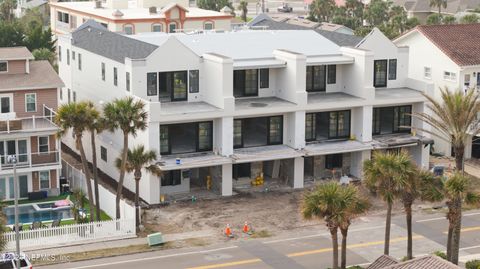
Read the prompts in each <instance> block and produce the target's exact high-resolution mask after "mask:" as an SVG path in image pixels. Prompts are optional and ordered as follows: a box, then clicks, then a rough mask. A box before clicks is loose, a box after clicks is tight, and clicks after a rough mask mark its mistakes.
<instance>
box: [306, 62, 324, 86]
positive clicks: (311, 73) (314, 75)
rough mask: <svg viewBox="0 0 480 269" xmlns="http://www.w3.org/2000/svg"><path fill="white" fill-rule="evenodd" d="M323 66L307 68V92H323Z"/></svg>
mask: <svg viewBox="0 0 480 269" xmlns="http://www.w3.org/2000/svg"><path fill="white" fill-rule="evenodd" d="M326 72H327V68H326V66H325V65H316V66H307V92H324V91H325V89H326V88H327V85H326V84H327V83H326V82H327V80H326Z"/></svg>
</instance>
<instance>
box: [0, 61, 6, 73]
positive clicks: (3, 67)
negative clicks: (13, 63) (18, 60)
mask: <svg viewBox="0 0 480 269" xmlns="http://www.w3.org/2000/svg"><path fill="white" fill-rule="evenodd" d="M7 71H8V62H3V61H1V62H0V72H7Z"/></svg>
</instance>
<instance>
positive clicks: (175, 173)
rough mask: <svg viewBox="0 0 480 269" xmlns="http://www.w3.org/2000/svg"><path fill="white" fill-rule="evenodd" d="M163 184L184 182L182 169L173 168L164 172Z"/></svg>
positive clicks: (170, 184)
mask: <svg viewBox="0 0 480 269" xmlns="http://www.w3.org/2000/svg"><path fill="white" fill-rule="evenodd" d="M161 179H162V180H161V181H162V186H175V185H180V184H182V173H181V170H171V171H165V172H163V173H162V177H161Z"/></svg>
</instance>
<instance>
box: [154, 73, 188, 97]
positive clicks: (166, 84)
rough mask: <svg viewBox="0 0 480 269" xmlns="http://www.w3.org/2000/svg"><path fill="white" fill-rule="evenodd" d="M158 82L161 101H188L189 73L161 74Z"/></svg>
mask: <svg viewBox="0 0 480 269" xmlns="http://www.w3.org/2000/svg"><path fill="white" fill-rule="evenodd" d="M158 82H159V98H160V99H161V100H168V101H185V100H187V97H188V96H187V71H175V72H160V73H158Z"/></svg>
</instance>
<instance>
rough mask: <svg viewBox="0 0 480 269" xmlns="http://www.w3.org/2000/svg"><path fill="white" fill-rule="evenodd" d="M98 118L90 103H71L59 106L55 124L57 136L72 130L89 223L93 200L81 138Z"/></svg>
mask: <svg viewBox="0 0 480 269" xmlns="http://www.w3.org/2000/svg"><path fill="white" fill-rule="evenodd" d="M96 118H98V111H97V110H95V109H92V105H91V103H90V102H78V103H77V102H73V103H69V104H65V105H62V106H60V108H59V109H58V112H57V115H56V116H55V122H56V124H57V125H58V126H59V127H60V131H59V133H58V135H59V136H63V135H65V134H66V132H67V130H69V129H72V132H73V137H74V138H75V145H76V147H77V149H78V150H79V151H80V158H81V160H82V165H83V171H84V173H85V181H86V183H87V184H86V185H87V195H88V203H89V206H90V221H93V220H94V211H95V210H94V208H95V207H94V203H93V201H94V199H93V194H92V183H91V181H90V179H91V176H90V169H89V168H88V161H87V158H86V157H85V150H84V148H83V143H82V137H83V133H84V132H85V131H87V130H88V128H89V126H91V124H92V122H93V121H94V119H96Z"/></svg>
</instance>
